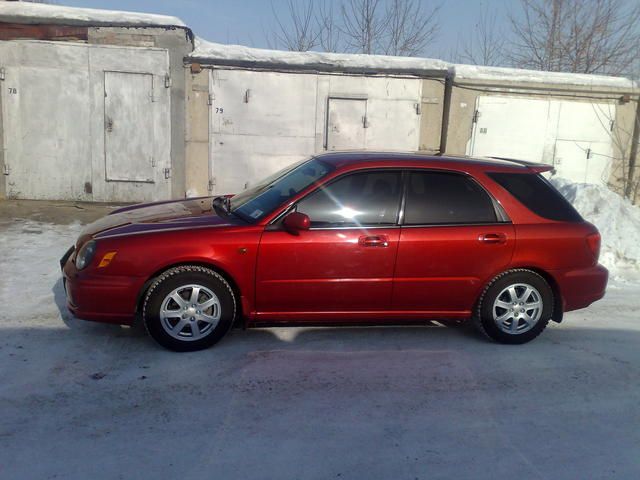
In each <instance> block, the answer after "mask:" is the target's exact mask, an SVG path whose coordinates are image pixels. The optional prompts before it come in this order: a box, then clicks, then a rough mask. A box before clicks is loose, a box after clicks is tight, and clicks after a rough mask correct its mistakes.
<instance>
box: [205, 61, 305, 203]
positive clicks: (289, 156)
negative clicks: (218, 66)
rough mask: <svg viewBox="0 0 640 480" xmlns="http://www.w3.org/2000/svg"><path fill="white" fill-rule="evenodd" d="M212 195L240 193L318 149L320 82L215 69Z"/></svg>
mask: <svg viewBox="0 0 640 480" xmlns="http://www.w3.org/2000/svg"><path fill="white" fill-rule="evenodd" d="M210 85H211V92H210V93H211V98H212V102H211V106H210V123H209V124H210V126H211V132H210V135H209V148H210V178H211V187H212V189H211V190H212V192H213V193H218V194H220V193H237V192H240V191H242V190H244V189H245V188H246V187H247V186H248V185H250V184H251V183H252V182H255V181H256V180H260V179H261V178H263V177H266V176H267V175H269V174H271V173H273V172H275V171H277V170H279V169H281V168H283V167H285V166H287V165H289V164H291V163H293V162H296V161H299V160H302V159H303V158H304V157H306V156H308V155H311V154H312V153H313V152H314V151H315V143H316V137H315V127H316V125H315V122H316V117H315V112H316V90H317V78H316V76H315V75H295V74H287V73H277V72H252V71H244V70H212V72H211V82H210Z"/></svg>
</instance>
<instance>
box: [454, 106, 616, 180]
mask: <svg viewBox="0 0 640 480" xmlns="http://www.w3.org/2000/svg"><path fill="white" fill-rule="evenodd" d="M615 114H616V111H615V105H613V104H606V103H591V102H579V101H570V100H555V99H550V100H547V99H531V98H523V97H508V96H495V95H494V96H481V97H478V100H477V108H476V114H475V122H474V125H473V132H472V136H471V141H470V142H469V147H468V149H467V153H469V154H471V155H476V156H494V157H507V158H516V159H521V160H529V161H535V162H543V163H549V164H552V165H554V166H555V168H556V171H557V174H558V175H560V176H563V177H566V178H569V179H571V180H575V181H579V182H590V183H603V182H606V180H607V179H608V176H609V169H610V160H611V155H612V138H611V133H610V132H611V126H612V123H611V122H612V120H613V119H614V118H615Z"/></svg>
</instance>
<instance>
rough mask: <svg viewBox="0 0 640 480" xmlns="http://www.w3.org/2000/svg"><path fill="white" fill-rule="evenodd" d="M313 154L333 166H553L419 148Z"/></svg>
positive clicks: (546, 168) (535, 168) (541, 168)
mask: <svg viewBox="0 0 640 480" xmlns="http://www.w3.org/2000/svg"><path fill="white" fill-rule="evenodd" d="M314 158H318V159H320V160H322V161H324V162H327V163H331V164H332V165H335V166H336V167H346V166H353V165H354V164H362V163H378V162H386V161H392V162H398V163H399V164H404V165H402V166H408V165H415V163H416V162H418V163H422V162H424V163H425V164H428V163H431V164H434V166H436V165H437V166H439V167H442V166H444V165H446V166H450V167H452V168H454V169H458V168H459V169H464V168H465V167H469V166H471V167H486V168H487V169H492V168H496V167H497V168H498V169H499V170H505V169H506V170H519V171H523V170H524V171H527V170H528V171H534V172H544V171H549V170H552V169H553V167H552V166H551V165H548V164H544V163H535V162H529V161H526V160H516V159H512V158H502V157H471V156H466V155H433V154H427V153H422V152H384V151H375V152H374V151H343V152H327V153H321V154H319V155H316V156H315V157H314ZM399 166H401V165H399Z"/></svg>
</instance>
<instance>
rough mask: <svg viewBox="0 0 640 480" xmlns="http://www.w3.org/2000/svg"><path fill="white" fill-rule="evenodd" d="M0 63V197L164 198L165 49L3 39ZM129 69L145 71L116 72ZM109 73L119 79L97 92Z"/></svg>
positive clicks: (167, 109)
mask: <svg viewBox="0 0 640 480" xmlns="http://www.w3.org/2000/svg"><path fill="white" fill-rule="evenodd" d="M0 68H4V72H5V80H4V81H3V82H1V83H2V89H1V92H2V93H0V95H2V115H3V126H4V132H3V133H4V147H5V164H6V165H8V168H9V175H7V176H6V181H7V189H6V192H7V196H8V197H10V198H11V197H13V198H33V199H58V200H93V201H122V202H128V201H132V202H133V201H146V200H160V199H164V198H169V197H170V194H171V191H170V183H169V182H170V181H169V180H166V179H165V174H164V168H168V167H170V154H171V140H170V139H171V130H170V96H169V89H168V88H165V86H164V77H165V75H166V74H167V73H168V72H169V68H168V53H167V51H166V50H163V49H153V48H134V47H114V46H101V45H87V44H79V43H66V42H65V43H60V42H40V41H8V42H2V43H0ZM105 72H119V73H111V74H105ZM125 72H126V73H125ZM134 74H145V75H141V76H139V77H137V78H141V77H144V80H143V81H142V82H135V81H131V77H129V78H127V81H124V80H123V78H122V77H123V76H124V77H126V76H127V75H129V76H131V75H133V76H134V77H135V75H134ZM109 75H111V77H110V78H111V79H112V80H113V79H114V78H116V77H118V76H120V79H121V81H120V82H116V84H114V83H113V81H112V82H111V86H109V85H107V87H108V88H107V89H105V77H108V76H109ZM149 87H150V88H149ZM105 95H106V96H105ZM105 106H106V107H107V108H110V109H111V111H110V112H108V113H109V115H107V112H105ZM107 117H111V126H112V127H111V129H112V132H107V127H108V125H109V121H108V119H107ZM105 139H107V140H106V142H107V143H105ZM150 164H152V165H153V167H152V168H150V167H149V165H150ZM114 169H115V170H114ZM109 174H111V176H109ZM141 179H143V180H144V181H138V180H141Z"/></svg>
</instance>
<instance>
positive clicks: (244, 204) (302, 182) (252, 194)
mask: <svg viewBox="0 0 640 480" xmlns="http://www.w3.org/2000/svg"><path fill="white" fill-rule="evenodd" d="M333 168H334V167H333V166H331V165H329V164H327V163H324V162H322V161H321V160H318V159H317V158H312V159H311V160H304V161H302V162H299V163H296V164H294V165H290V166H288V167H287V168H285V169H283V170H280V171H279V172H277V173H275V174H273V175H271V176H270V177H267V178H266V179H264V180H263V181H261V182H260V183H258V184H257V185H255V186H254V187H252V188H249V189H248V190H245V191H244V192H242V193H240V194H238V195H236V196H234V197H232V198H231V211H232V212H233V213H235V214H236V215H238V216H239V217H241V218H243V219H245V220H247V221H250V222H255V221H257V220H260V219H261V218H262V217H264V216H265V215H267V214H269V213H271V212H273V211H274V210H275V209H276V208H277V207H279V206H280V205H282V204H283V203H284V202H286V201H287V200H289V199H290V198H291V197H293V196H294V195H296V194H298V193H300V192H301V191H302V190H304V189H305V188H307V187H308V186H309V185H311V184H312V183H313V182H315V181H317V180H319V179H320V178H322V177H324V176H325V175H327V174H328V173H329V172H330V171H332V170H333Z"/></svg>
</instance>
